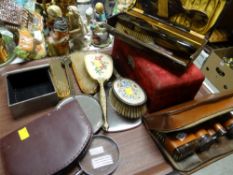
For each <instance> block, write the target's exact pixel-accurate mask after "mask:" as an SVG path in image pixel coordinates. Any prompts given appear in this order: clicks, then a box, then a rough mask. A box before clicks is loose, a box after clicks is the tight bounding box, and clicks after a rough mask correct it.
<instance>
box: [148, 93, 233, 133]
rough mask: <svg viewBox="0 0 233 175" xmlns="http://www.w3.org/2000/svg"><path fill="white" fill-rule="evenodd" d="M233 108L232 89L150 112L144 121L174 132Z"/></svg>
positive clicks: (153, 127)
mask: <svg viewBox="0 0 233 175" xmlns="http://www.w3.org/2000/svg"><path fill="white" fill-rule="evenodd" d="M232 110H233V91H232V90H231V91H226V92H222V93H219V94H212V95H209V96H206V97H205V98H202V99H199V100H192V101H189V102H186V103H183V104H179V105H176V106H173V107H171V108H167V109H164V110H161V111H159V112H154V113H151V114H148V115H146V116H145V117H144V121H145V124H146V125H147V128H148V129H151V130H156V131H160V132H172V131H178V130H182V129H187V128H190V127H193V126H195V125H197V124H200V123H203V122H205V121H207V120H209V119H211V118H214V117H217V116H219V115H221V114H225V113H227V112H230V111H232Z"/></svg>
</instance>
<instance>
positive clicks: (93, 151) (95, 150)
mask: <svg viewBox="0 0 233 175" xmlns="http://www.w3.org/2000/svg"><path fill="white" fill-rule="evenodd" d="M103 152H104V148H103V147H102V146H99V147H96V148H92V149H90V150H89V153H90V155H91V156H95V155H98V154H102V153H103Z"/></svg>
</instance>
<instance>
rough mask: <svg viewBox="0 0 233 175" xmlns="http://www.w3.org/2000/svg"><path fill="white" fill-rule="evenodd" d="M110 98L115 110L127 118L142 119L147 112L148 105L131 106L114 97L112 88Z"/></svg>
mask: <svg viewBox="0 0 233 175" xmlns="http://www.w3.org/2000/svg"><path fill="white" fill-rule="evenodd" d="M109 98H110V102H111V104H112V106H113V108H114V109H115V110H116V111H117V112H118V113H119V114H121V115H122V116H124V117H126V118H130V119H136V118H140V117H142V116H143V115H144V114H145V113H146V112H147V107H146V104H143V105H140V106H130V105H127V104H125V103H123V102H121V101H120V100H118V99H117V97H116V96H115V95H114V93H113V91H112V88H111V89H110V90H109Z"/></svg>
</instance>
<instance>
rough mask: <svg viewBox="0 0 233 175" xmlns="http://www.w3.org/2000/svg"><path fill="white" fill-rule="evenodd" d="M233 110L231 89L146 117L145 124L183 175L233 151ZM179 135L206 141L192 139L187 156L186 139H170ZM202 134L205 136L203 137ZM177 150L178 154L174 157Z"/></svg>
mask: <svg viewBox="0 0 233 175" xmlns="http://www.w3.org/2000/svg"><path fill="white" fill-rule="evenodd" d="M232 110H233V91H232V90H231V91H225V92H221V93H219V94H212V95H209V96H206V97H205V98H202V99H199V100H193V101H190V102H186V103H183V104H180V105H177V106H174V107H171V108H167V109H164V110H161V111H158V112H155V113H151V114H147V115H146V116H145V117H144V123H145V125H146V127H147V129H148V132H149V134H150V135H151V136H152V138H153V139H154V141H155V142H156V144H157V145H158V147H159V148H160V149H161V151H162V153H163V154H164V155H165V157H166V158H167V159H168V160H169V161H170V163H171V164H172V165H173V167H174V168H175V169H177V170H179V171H180V172H182V173H183V174H186V173H187V174H190V173H191V172H194V171H197V170H198V169H200V168H202V167H204V166H207V165H208V164H210V163H212V162H214V161H216V160H219V159H221V158H223V157H225V156H227V155H229V154H231V153H232V152H233V139H232V138H233V137H232V133H233V132H232V131H233V129H232V128H233V127H232V124H231V121H232V120H233V117H232V115H231V114H230V113H229V112H231V111H232ZM226 123H227V124H226ZM204 130H206V131H205V132H203V131H204ZM212 130H213V132H212ZM200 131H201V132H200ZM208 131H211V132H208ZM179 132H189V133H192V134H195V135H196V137H197V138H201V137H200V136H202V139H205V140H203V141H204V142H201V140H200V139H197V138H196V139H195V138H193V139H191V140H193V141H194V142H196V143H197V144H196V146H194V150H191V151H190V154H188V153H187V151H188V148H189V147H187V146H188V145H187V143H188V141H189V140H182V141H180V142H179V140H178V139H177V138H175V139H174V140H171V138H173V137H171V136H172V135H174V134H176V133H179ZM203 135H206V136H208V137H206V138H203ZM186 141H187V142H186ZM178 143H179V144H178ZM204 144H205V145H204ZM176 148H177V150H178V152H177V153H178V154H177V155H176V154H174V150H176ZM178 148H179V149H178ZM190 148H192V147H190Z"/></svg>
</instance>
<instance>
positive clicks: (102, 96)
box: [99, 80, 109, 131]
mask: <svg viewBox="0 0 233 175" xmlns="http://www.w3.org/2000/svg"><path fill="white" fill-rule="evenodd" d="M99 84H100V105H101V108H102V111H103V119H104V122H103V130H104V131H107V130H108V127H109V126H108V119H107V108H106V95H105V90H104V81H103V80H99Z"/></svg>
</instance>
